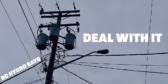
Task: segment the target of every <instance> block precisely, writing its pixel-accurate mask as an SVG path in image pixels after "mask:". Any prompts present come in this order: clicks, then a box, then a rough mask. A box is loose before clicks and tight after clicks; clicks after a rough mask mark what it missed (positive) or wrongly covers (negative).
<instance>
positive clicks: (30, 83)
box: [25, 77, 46, 84]
mask: <svg viewBox="0 0 168 84" xmlns="http://www.w3.org/2000/svg"><path fill="white" fill-rule="evenodd" d="M45 78H46V77H44V78H42V79H38V80H34V81H31V82H28V83H25V84H33V83H36V82H39V81H42V80H44V79H45Z"/></svg>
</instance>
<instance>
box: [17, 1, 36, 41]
mask: <svg viewBox="0 0 168 84" xmlns="http://www.w3.org/2000/svg"><path fill="white" fill-rule="evenodd" d="M18 2H19V5H20V7H21V9H22V12H23V14H24V16H25V18H26V21H27V23H28V25H29V28H30V30H31V33H32V34H33V37H34V40H35V42H36V43H37V40H36V37H35V35H34V33H33V30H32V28H31V26H30V23H29V21H28V19H27V17H26V14H25V12H24V10H23V8H22V5H21V3H20V1H19V0H18Z"/></svg>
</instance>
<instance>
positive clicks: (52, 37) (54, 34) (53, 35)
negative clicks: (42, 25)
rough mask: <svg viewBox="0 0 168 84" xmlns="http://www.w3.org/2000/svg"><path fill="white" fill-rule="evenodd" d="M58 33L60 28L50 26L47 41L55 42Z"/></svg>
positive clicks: (54, 25)
mask: <svg viewBox="0 0 168 84" xmlns="http://www.w3.org/2000/svg"><path fill="white" fill-rule="evenodd" d="M59 32H60V27H58V26H57V25H56V24H52V26H51V27H50V35H49V39H50V40H51V41H54V42H55V41H57V40H58V38H59Z"/></svg>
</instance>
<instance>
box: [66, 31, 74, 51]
mask: <svg viewBox="0 0 168 84" xmlns="http://www.w3.org/2000/svg"><path fill="white" fill-rule="evenodd" d="M75 39H76V37H75V35H74V34H72V33H68V34H67V35H66V37H65V45H64V47H65V48H66V49H67V50H72V49H74V42H75Z"/></svg>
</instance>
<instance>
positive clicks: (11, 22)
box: [0, 0, 39, 83]
mask: <svg viewBox="0 0 168 84" xmlns="http://www.w3.org/2000/svg"><path fill="white" fill-rule="evenodd" d="M0 2H1V4H2V6H3V8H4V10H5V12H6V14H7V16H8V18H9V20H10V22H11V24H12V26H13V28H14V30H15V32H16V34H17V36H18V38H19V40H20V42H21V44H22V46H23V47H24V50H25V51H26V53H27V55H28V57H29V59H30V60H31V57H30V55H29V53H28V51H27V49H26V47H25V46H24V44H23V42H22V40H21V38H20V36H19V34H18V32H17V30H16V28H15V26H14V24H13V22H12V20H11V18H10V16H9V14H8V12H7V11H6V9H5V6H4V5H3V3H2V1H1V0H0ZM34 69H35V70H36V68H34ZM36 72H37V70H36ZM37 74H38V73H37ZM38 76H39V74H38ZM9 79H11V78H9ZM7 80H8V79H7ZM5 81H6V80H5ZM5 81H4V82H5ZM2 83H3V82H2Z"/></svg>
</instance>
